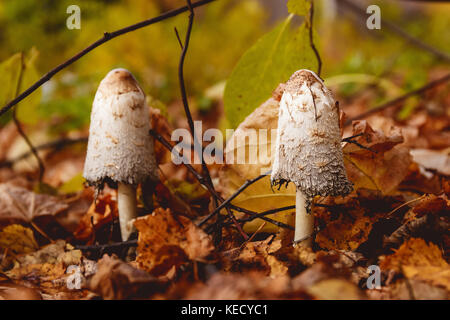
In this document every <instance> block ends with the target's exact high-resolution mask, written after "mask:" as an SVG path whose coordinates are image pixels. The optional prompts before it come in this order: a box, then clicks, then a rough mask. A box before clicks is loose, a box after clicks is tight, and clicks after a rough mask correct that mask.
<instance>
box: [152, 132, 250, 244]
mask: <svg viewBox="0 0 450 320" xmlns="http://www.w3.org/2000/svg"><path fill="white" fill-rule="evenodd" d="M150 135H152V136H153V137H154V138H155V139H156V140H158V142H160V143H161V144H162V145H163V146H164V147H165V148H166V149H167V150H169V151H170V152H173V146H172V145H171V144H170V142H169V141H167V140H166V139H164V137H163V136H162V135H160V134H159V133H157V132H156V131H154V130H153V129H152V130H150ZM182 163H183V165H184V166H185V167H186V168H187V169H188V170H189V172H190V173H192V174H193V175H194V177H195V178H196V179H197V181H198V182H199V183H200V184H202V185H204V186H205V187H206V188H207V189H208V191H209V192H210V193H211V195H213V196H214V197H215V198H217V199H218V200H219V201H221V202H223V201H225V200H224V199H223V198H222V197H221V196H220V195H219V194H218V193H217V191H216V190H215V189H214V188H213V187H212V186H211V185H210V184H208V183H206V181H205V178H204V177H203V176H202V175H201V174H199V173H198V172H197V171H196V170H195V169H194V167H192V166H191V165H190V164H189V163H188V161H187V159H186V158H184V156H183V161H182ZM227 212H228V216H229V217H230V219H231V221H232V222H233V223H234V224H235V226H236V228H237V229H238V231H239V232H240V233H241V235H242V237H243V238H244V239H247V238H248V236H247V234H246V233H245V232H244V231H243V230H242V228H241V226H240V225H239V223H238V222H237V221H236V218H235V217H234V215H233V213H232V212H231V210H230V209H229V208H228V207H227Z"/></svg>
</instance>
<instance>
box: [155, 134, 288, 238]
mask: <svg viewBox="0 0 450 320" xmlns="http://www.w3.org/2000/svg"><path fill="white" fill-rule="evenodd" d="M150 135H152V136H153V137H154V138H155V139H156V140H158V142H160V143H161V144H162V145H163V146H164V147H165V148H166V149H167V150H169V151H170V152H172V148H173V147H172V145H171V144H170V142H169V141H167V140H166V139H164V137H163V136H161V135H160V134H159V133H157V132H156V131H154V130H150ZM182 163H183V165H184V166H185V167H186V168H187V169H188V170H189V172H191V173H192V174H193V175H194V177H195V178H196V179H197V180H198V182H200V183H201V184H202V185H204V186H205V187H206V188H207V189H208V191H209V192H211V193H213V194H215V195H216V197H217V198H218V199H219V201H221V202H224V201H225V199H223V198H222V197H221V196H220V195H219V194H218V193H217V191H215V190H214V189H212V188H211V187H210V186H208V185H207V184H205V180H204V177H203V176H202V175H201V174H199V173H198V172H197V171H196V170H195V169H194V168H193V167H192V166H191V165H190V164H189V163H188V162H187V161H186V160H184V161H182ZM241 188H242V187H241ZM244 189H245V188H244ZM226 207H227V211H228V209H232V210H235V211H238V212H242V213H245V214H249V215H252V216H253V215H256V214H258V213H257V212H254V211H251V210H248V209H244V208H241V207H239V206H236V205H234V204H232V203H227V205H226ZM273 210H275V209H273ZM228 212H229V211H228ZM274 212H276V211H274ZM229 215H230V212H229ZM261 219H263V220H265V221H267V222H270V223H272V224H274V225H276V226H278V227H280V228H287V229H293V228H292V227H291V226H289V225H287V224H284V223H282V222H279V221H275V220H273V219H270V218H267V217H261ZM232 222H233V223H234V224H235V225H236V222H235V221H232ZM237 222H239V221H237ZM236 228H237V229H238V230H239V229H240V226H239V227H238V226H237V225H236ZM243 237H244V236H243ZM244 238H245V237H244Z"/></svg>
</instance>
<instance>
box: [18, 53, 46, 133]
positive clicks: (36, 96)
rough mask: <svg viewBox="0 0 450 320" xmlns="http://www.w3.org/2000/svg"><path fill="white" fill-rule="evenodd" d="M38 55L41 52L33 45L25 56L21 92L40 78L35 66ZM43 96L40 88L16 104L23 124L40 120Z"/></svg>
mask: <svg viewBox="0 0 450 320" xmlns="http://www.w3.org/2000/svg"><path fill="white" fill-rule="evenodd" d="M38 56H39V52H38V51H37V50H36V48H34V47H33V48H31V50H30V52H29V53H28V55H27V56H26V57H25V61H24V63H25V69H24V70H23V75H22V81H21V85H20V92H22V91H24V90H26V89H27V88H28V87H30V86H31V85H32V84H34V83H35V82H36V81H37V80H39V73H38V71H37V69H36V66H35V62H36V59H37V57H38ZM41 96H42V92H41V89H40V88H39V89H37V90H36V91H35V92H33V93H32V94H30V95H29V96H28V97H26V98H25V99H24V100H23V101H22V102H20V103H19V104H18V105H17V106H16V108H17V119H19V121H20V122H22V123H23V124H36V123H37V122H38V121H39V111H38V105H39V104H40V102H41Z"/></svg>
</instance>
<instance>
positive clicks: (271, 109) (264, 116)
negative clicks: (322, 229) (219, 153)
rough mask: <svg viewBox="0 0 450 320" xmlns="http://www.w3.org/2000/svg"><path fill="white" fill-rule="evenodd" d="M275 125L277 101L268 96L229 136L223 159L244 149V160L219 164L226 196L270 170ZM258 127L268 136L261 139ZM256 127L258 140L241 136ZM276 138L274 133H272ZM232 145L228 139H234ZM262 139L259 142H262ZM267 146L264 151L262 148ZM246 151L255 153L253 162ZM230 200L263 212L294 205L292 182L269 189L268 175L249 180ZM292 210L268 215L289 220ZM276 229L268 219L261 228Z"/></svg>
mask: <svg viewBox="0 0 450 320" xmlns="http://www.w3.org/2000/svg"><path fill="white" fill-rule="evenodd" d="M277 126H278V101H276V100H275V99H272V98H271V99H269V100H267V101H266V102H265V103H263V104H262V105H261V106H260V107H259V108H257V109H256V110H255V111H253V113H252V114H250V115H249V116H248V117H247V118H246V119H245V120H244V122H242V123H241V124H240V125H239V127H238V128H237V129H236V131H235V132H234V134H233V136H232V137H230V138H229V139H228V143H227V148H226V149H225V153H226V159H230V156H231V155H233V154H234V157H235V159H237V158H238V152H242V153H241V154H243V152H245V158H246V159H245V164H235V163H229V164H225V165H224V166H223V167H222V170H221V172H220V186H221V188H222V190H221V191H222V193H223V194H224V196H225V197H229V196H231V195H232V194H233V193H234V192H235V191H236V190H237V189H238V188H239V187H240V186H241V185H242V184H244V183H245V182H246V181H247V180H249V179H252V178H255V177H257V176H259V175H260V174H262V173H265V172H267V171H269V170H270V168H271V165H272V154H274V152H275V151H274V148H275V141H274V143H272V139H271V138H272V135H271V130H272V129H276V128H277ZM259 129H266V130H267V135H266V137H267V140H266V141H264V140H262V138H264V137H262V136H263V135H265V133H264V132H261V131H259ZM253 130H256V133H257V139H258V140H257V141H258V143H257V144H256V145H255V144H251V141H250V139H248V138H247V139H243V137H245V136H246V135H248V134H250V132H251V131H253ZM273 138H274V140H275V138H276V137H275V136H273ZM232 139H234V145H232V144H231V143H230V141H233V140H232ZM261 142H262V143H261ZM263 148H266V149H265V150H267V152H263V151H262V150H263ZM249 155H258V156H257V159H256V160H257V161H256V163H254V164H249ZM232 203H233V204H235V205H238V206H241V207H243V208H245V209H248V210H252V211H255V212H262V211H266V210H270V209H275V208H280V207H284V206H291V205H295V186H294V185H293V184H290V185H289V186H288V188H284V187H283V188H281V189H280V190H276V189H272V188H271V186H270V177H269V176H267V177H265V178H263V179H261V180H259V181H258V182H256V183H254V184H252V185H251V186H250V187H248V188H247V189H245V190H244V191H243V192H242V193H241V194H240V195H239V196H238V197H236V198H235V199H234V200H233V201H232ZM294 211H295V210H291V211H285V212H281V213H277V214H274V215H268V216H267V217H268V218H271V219H274V220H277V221H281V222H284V223H290V222H291V220H292V213H293V212H294ZM261 223H262V220H260V219H255V220H253V221H251V222H249V223H246V224H245V225H244V230H246V231H248V232H252V231H255V230H257V229H258V227H259V226H260V225H261ZM277 229H278V227H276V226H275V225H273V224H271V223H267V224H266V225H265V226H264V227H263V229H262V230H261V231H263V232H274V231H276V230H277Z"/></svg>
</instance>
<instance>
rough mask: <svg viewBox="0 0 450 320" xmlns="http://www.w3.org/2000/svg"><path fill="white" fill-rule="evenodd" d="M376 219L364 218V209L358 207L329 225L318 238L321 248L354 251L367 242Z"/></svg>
mask: <svg viewBox="0 0 450 320" xmlns="http://www.w3.org/2000/svg"><path fill="white" fill-rule="evenodd" d="M375 221H376V217H368V216H364V209H362V208H358V207H356V208H355V209H353V210H349V211H348V214H346V215H341V217H340V219H338V220H335V221H331V222H328V223H327V226H326V228H325V229H324V230H322V231H321V232H319V233H318V234H317V236H316V242H317V243H318V244H319V246H320V247H322V248H325V249H328V250H332V249H339V250H348V251H353V250H355V249H356V248H358V246H359V245H360V244H361V243H363V242H365V241H366V240H367V239H368V237H369V233H370V231H371V230H372V225H373V223H374V222H375Z"/></svg>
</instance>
